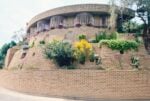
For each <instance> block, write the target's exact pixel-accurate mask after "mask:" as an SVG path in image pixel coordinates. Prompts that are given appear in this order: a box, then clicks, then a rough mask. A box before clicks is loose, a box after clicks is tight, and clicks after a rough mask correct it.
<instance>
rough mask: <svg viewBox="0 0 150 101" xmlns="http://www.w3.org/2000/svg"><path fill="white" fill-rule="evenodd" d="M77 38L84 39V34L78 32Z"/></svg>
mask: <svg viewBox="0 0 150 101" xmlns="http://www.w3.org/2000/svg"><path fill="white" fill-rule="evenodd" d="M78 39H79V40H82V39H86V35H84V34H80V35H79V36H78Z"/></svg>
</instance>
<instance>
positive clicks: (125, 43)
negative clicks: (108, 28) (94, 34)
mask: <svg viewBox="0 0 150 101" xmlns="http://www.w3.org/2000/svg"><path fill="white" fill-rule="evenodd" d="M99 45H100V46H101V45H107V46H108V47H109V48H111V49H112V50H118V51H120V53H121V54H123V53H124V52H125V51H128V50H137V49H138V46H139V44H138V43H137V42H136V41H132V40H102V41H100V44H99Z"/></svg>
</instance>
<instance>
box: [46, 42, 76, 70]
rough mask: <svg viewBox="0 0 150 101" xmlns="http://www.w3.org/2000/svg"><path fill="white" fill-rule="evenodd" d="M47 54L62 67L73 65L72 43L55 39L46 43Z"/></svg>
mask: <svg viewBox="0 0 150 101" xmlns="http://www.w3.org/2000/svg"><path fill="white" fill-rule="evenodd" d="M45 55H46V57H47V58H48V59H52V60H54V62H55V63H56V64H58V65H59V66H60V67H62V66H70V65H72V63H73V59H74V58H73V50H72V47H71V45H70V44H69V43H63V42H60V41H53V42H51V43H50V44H48V45H46V48H45Z"/></svg>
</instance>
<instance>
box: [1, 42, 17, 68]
mask: <svg viewBox="0 0 150 101" xmlns="http://www.w3.org/2000/svg"><path fill="white" fill-rule="evenodd" d="M13 46H16V43H15V42H14V41H11V42H10V43H8V44H4V45H3V46H2V48H1V49H0V68H2V67H3V65H4V60H5V57H6V54H7V51H8V49H9V48H12V47H13Z"/></svg>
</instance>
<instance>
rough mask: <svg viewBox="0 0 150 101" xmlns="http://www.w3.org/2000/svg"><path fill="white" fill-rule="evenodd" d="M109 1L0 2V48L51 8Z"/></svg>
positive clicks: (33, 0) (51, 0) (0, 0)
mask: <svg viewBox="0 0 150 101" xmlns="http://www.w3.org/2000/svg"><path fill="white" fill-rule="evenodd" d="M108 2H109V0H0V47H1V46H2V45H3V44H4V43H6V42H9V41H11V37H12V36H13V35H14V32H16V31H18V30H20V29H21V28H26V23H28V22H29V21H30V20H31V18H32V17H34V16H35V15H37V14H39V13H41V12H43V11H45V10H49V9H52V8H56V7H61V6H66V5H73V4H86V3H93V4H95V3H99V4H108Z"/></svg>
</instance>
